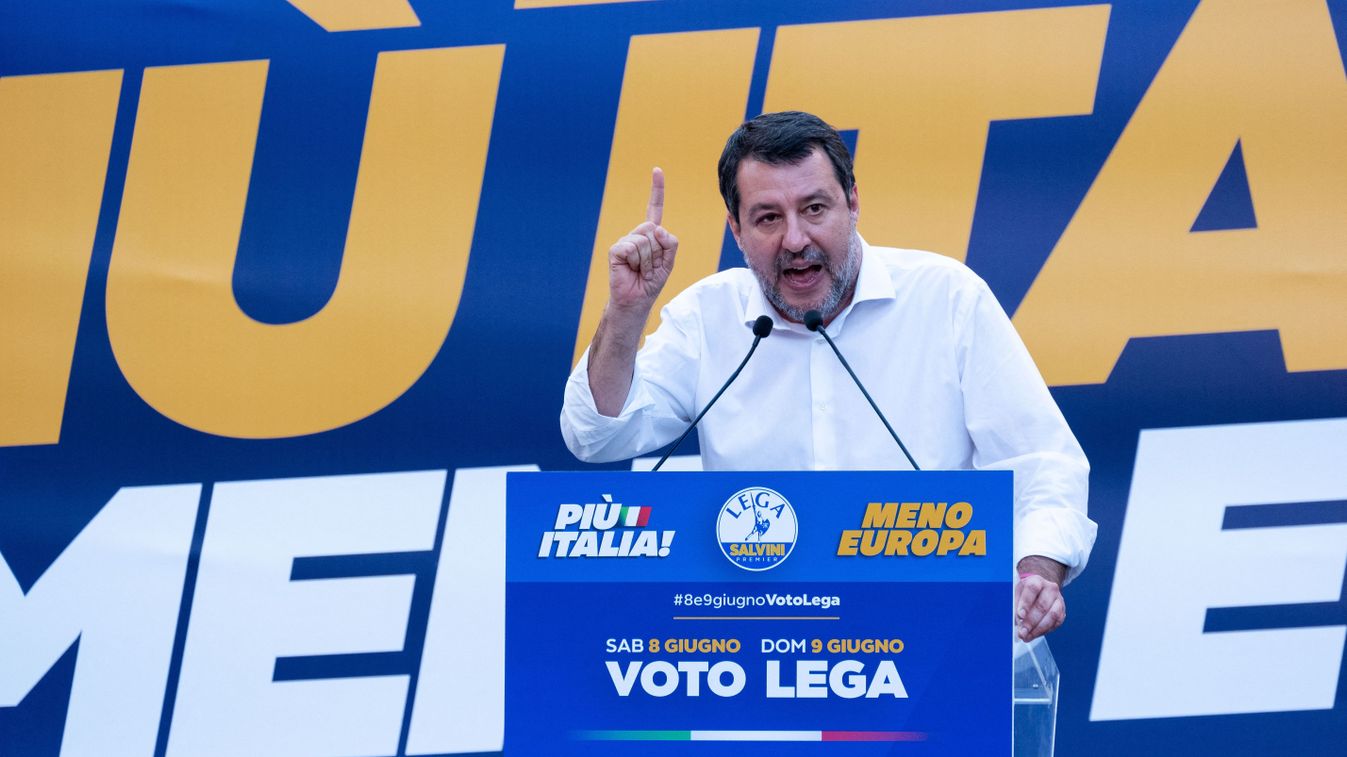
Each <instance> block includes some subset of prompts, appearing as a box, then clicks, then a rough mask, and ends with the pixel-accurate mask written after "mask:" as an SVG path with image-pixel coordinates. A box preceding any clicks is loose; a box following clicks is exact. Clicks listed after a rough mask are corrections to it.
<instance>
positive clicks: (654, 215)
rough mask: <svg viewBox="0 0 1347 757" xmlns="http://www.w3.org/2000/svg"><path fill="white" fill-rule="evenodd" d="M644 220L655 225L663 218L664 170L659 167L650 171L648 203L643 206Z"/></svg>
mask: <svg viewBox="0 0 1347 757" xmlns="http://www.w3.org/2000/svg"><path fill="white" fill-rule="evenodd" d="M645 220H647V221H649V222H650V223H653V224H655V225H656V226H659V225H660V223H661V222H662V221H663V220H664V171H662V170H660V168H659V167H656V168H655V169H654V170H653V171H651V172H650V203H649V204H648V205H646V206H645Z"/></svg>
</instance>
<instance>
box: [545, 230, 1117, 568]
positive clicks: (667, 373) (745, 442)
mask: <svg viewBox="0 0 1347 757" xmlns="http://www.w3.org/2000/svg"><path fill="white" fill-rule="evenodd" d="M862 250H863V252H862V256H863V257H862V258H861V269H860V274H859V277H858V279H857V283H856V292H855V295H854V297H853V298H852V302H851V304H850V305H849V306H848V307H846V308H845V309H844V310H842V312H841V313H839V314H838V315H837V317H836V318H834V319H833V321H832V323H831V324H829V325H828V327H827V329H828V333H829V335H831V336H832V338H833V341H834V343H836V345H837V347H838V349H839V350H841V352H842V354H843V355H845V356H846V358H847V361H848V362H849V363H850V364H851V366H852V368H853V369H854V370H855V371H856V375H857V376H859V377H860V380H861V381H862V382H864V384H865V386H866V389H868V390H869V392H870V395H871V396H872V397H874V400H875V402H876V404H878V405H879V408H880V409H881V410H883V411H884V414H885V416H887V417H888V419H889V422H890V423H891V424H892V425H893V428H894V430H895V431H896V432H897V433H898V435H899V437H901V438H902V440H903V443H904V444H905V445H907V448H908V450H909V451H910V452H911V453H912V456H913V457H914V458H915V459H916V461H917V464H918V465H919V466H921V468H922V469H923V470H927V469H932V470H942V469H946V470H955V469H979V470H985V469H1010V470H1013V471H1014V472H1015V561H1016V562H1018V561H1019V560H1020V559H1021V558H1022V557H1024V556H1026V555H1043V556H1045V557H1050V558H1052V559H1054V560H1057V561H1058V562H1061V563H1063V564H1065V565H1066V566H1067V567H1068V568H1069V570H1068V574H1067V580H1070V579H1071V578H1074V577H1075V575H1076V574H1078V573H1079V572H1080V571H1081V570H1082V569H1083V568H1084V567H1085V563H1086V560H1087V559H1088V558H1089V553H1090V548H1091V547H1092V546H1093V544H1094V536H1095V524H1094V523H1093V522H1091V521H1090V520H1089V518H1087V517H1086V499H1087V493H1088V479H1089V470H1090V469H1089V463H1087V462H1086V460H1085V455H1084V453H1083V452H1082V451H1081V448H1080V445H1079V444H1078V443H1077V442H1076V438H1075V436H1074V435H1073V434H1072V433H1071V429H1070V428H1069V427H1068V426H1067V424H1066V421H1065V419H1064V418H1063V417H1062V414H1061V411H1060V410H1058V409H1057V405H1056V403H1055V402H1054V401H1053V399H1052V395H1051V394H1049V393H1048V389H1047V387H1046V386H1045V385H1044V383H1043V379H1042V377H1041V376H1040V374H1039V373H1038V369H1037V368H1036V367H1035V366H1034V364H1033V361H1032V359H1031V358H1030V357H1029V353H1028V351H1027V350H1026V349H1025V347H1024V343H1023V342H1021V341H1020V338H1019V335H1018V334H1016V333H1015V329H1014V327H1013V326H1012V325H1011V323H1010V320H1009V319H1008V318H1007V317H1006V315H1005V311H1003V310H1002V309H1001V306H1000V304H999V303H998V302H997V301H996V298H995V296H994V295H993V294H992V292H991V290H990V289H988V287H987V285H986V284H985V283H984V282H983V281H982V280H981V279H980V278H978V277H977V275H976V274H974V273H973V272H972V271H971V270H969V269H968V268H967V267H966V266H964V265H963V264H962V263H959V262H957V261H955V260H952V259H950V258H947V257H944V256H941V255H936V254H933V253H929V252H919V251H915V250H896V249H890V248H884V247H871V246H869V245H865V244H863V247H862ZM760 315H768V316H770V317H772V319H773V320H774V321H775V326H774V328H773V329H772V333H771V335H770V336H769V337H767V338H765V339H763V340H762V343H761V344H759V345H758V351H757V353H755V354H754V356H753V359H752V360H750V361H749V363H748V365H747V366H746V367H745V368H744V372H743V374H741V375H740V376H739V378H738V379H737V380H736V381H735V383H734V384H733V385H732V386H731V387H730V388H729V390H728V391H726V392H725V394H724V396H722V397H721V398H720V400H719V401H718V402H717V403H716V405H715V407H714V408H712V409H711V411H710V412H708V413H707V414H706V417H705V418H703V419H702V422H701V425H700V426H699V427H698V434H699V440H700V444H701V455H702V464H703V467H704V468H705V469H706V470H841V469H847V470H894V469H910V468H911V466H910V465H909V464H908V462H907V459H906V458H905V457H904V456H903V453H902V451H901V450H899V449H898V445H896V444H895V443H894V441H893V439H892V438H891V437H890V436H889V434H888V432H887V431H886V430H885V429H884V424H883V423H881V422H880V420H879V418H877V417H876V416H875V414H874V411H873V410H872V409H871V408H870V406H869V403H867V402H866V401H865V397H864V396H862V395H861V392H860V390H859V389H857V388H856V386H855V384H853V383H852V381H851V378H850V377H849V376H848V375H847V373H846V369H845V368H843V367H842V365H841V364H840V363H839V362H838V360H837V357H836V356H835V355H833V354H832V351H831V350H830V349H829V347H828V345H827V343H826V342H825V341H824V340H823V337H821V336H818V335H816V334H813V333H811V332H810V331H808V330H807V329H806V328H805V327H804V326H803V325H801V324H798V323H790V322H788V321H786V320H785V319H784V318H783V317H782V316H781V315H780V313H778V312H777V311H776V309H775V308H773V307H772V306H771V305H770V304H769V303H768V301H767V299H766V297H765V296H764V295H763V293H762V290H761V288H760V287H759V284H758V281H757V279H756V278H755V277H754V275H753V273H752V272H751V271H749V270H748V269H746V268H736V269H732V270H728V271H722V272H720V273H717V274H715V275H713V276H710V277H708V278H706V279H703V280H702V281H700V282H698V283H696V284H694V285H693V286H691V287H689V288H688V289H687V290H686V291H684V292H682V293H680V294H679V295H678V296H677V297H675V298H674V299H673V300H672V301H671V302H670V303H669V304H668V305H667V306H666V307H665V308H664V309H663V310H662V311H661V313H660V317H661V323H660V326H659V328H658V329H657V330H656V331H655V333H654V334H652V335H650V336H649V337H648V338H647V339H646V342H645V345H644V347H642V348H641V350H640V353H639V354H638V355H637V358H636V368H635V374H634V375H633V377H632V383H631V391H630V393H629V394H628V396H627V401H626V404H625V405H624V407H623V408H622V412H621V414H620V415H618V417H616V418H609V417H607V416H604V415H601V414H600V413H599V412H598V411H597V410H596V409H595V406H594V398H593V395H592V394H591V393H590V389H589V375H588V372H587V371H586V364H587V363H588V352H586V354H585V355H584V356H582V357H581V358H580V363H579V365H578V366H576V368H575V370H574V371H573V372H572V373H571V376H570V379H569V380H568V382H567V384H566V393H565V404H564V407H563V409H562V414H561V430H562V435H563V436H564V437H565V440H566V445H567V446H568V447H569V448H570V450H571V452H573V453H574V454H575V456H576V457H578V458H580V459H581V460H585V461H588V462H609V461H614V460H621V459H626V458H630V457H635V456H638V455H642V454H646V453H649V452H651V451H653V450H656V449H659V448H660V447H662V446H664V445H666V444H668V443H669V442H671V441H673V440H674V439H675V438H677V437H678V435H679V434H681V433H682V432H683V430H684V429H685V428H686V427H687V425H688V423H690V422H691V420H692V418H693V417H694V416H695V415H696V414H697V412H699V411H700V409H701V408H702V407H703V406H704V405H705V404H706V402H708V401H709V400H710V399H711V397H712V396H713V395H714V394H715V392H716V391H717V390H718V389H719V388H720V387H721V385H722V384H723V383H724V382H725V379H727V378H728V377H729V375H730V373H732V372H733V371H734V368H735V367H736V366H737V365H738V364H739V361H740V360H742V359H743V357H744V355H745V354H746V353H747V352H748V348H749V345H750V344H751V343H752V341H753V334H752V331H751V328H750V327H751V325H752V323H753V322H754V321H755V320H756V319H757V317H758V316H760Z"/></svg>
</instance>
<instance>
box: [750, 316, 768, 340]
mask: <svg viewBox="0 0 1347 757" xmlns="http://www.w3.org/2000/svg"><path fill="white" fill-rule="evenodd" d="M771 333H772V318H771V316H766V315H760V316H758V320H756V321H754V322H753V336H756V337H757V338H759V339H762V338H763V337H765V336H767V335H769V334H771Z"/></svg>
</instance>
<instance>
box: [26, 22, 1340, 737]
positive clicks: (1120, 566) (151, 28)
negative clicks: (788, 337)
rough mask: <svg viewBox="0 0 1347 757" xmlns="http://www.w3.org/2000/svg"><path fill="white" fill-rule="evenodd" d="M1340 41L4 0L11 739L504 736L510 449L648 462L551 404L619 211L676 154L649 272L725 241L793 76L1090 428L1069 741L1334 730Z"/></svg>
mask: <svg viewBox="0 0 1347 757" xmlns="http://www.w3.org/2000/svg"><path fill="white" fill-rule="evenodd" d="M1344 47H1347V0H1200V1H1199V0H1118V2H1114V3H1111V4H1103V3H1080V2H1033V1H1031V0H889V1H887V2H880V1H877V0H835V1H833V2H826V3H822V2H813V1H810V0H741V1H740V2H717V1H716V0H652V1H648V2H622V1H620V0H619V1H612V2H595V1H593V0H513V1H512V0H481V1H480V2H471V3H464V2H448V1H447V0H288V1H287V0H237V1H236V2H230V3H222V2H201V1H200V0H106V1H104V2H98V3H89V2H78V1H77V0H0V753H3V754H6V755H8V754H16V755H57V754H60V755H123V754H124V755H164V754H167V755H197V754H215V753H218V754H278V755H293V754H314V755H409V756H410V755H435V754H461V753H470V752H485V753H492V752H499V750H501V749H502V746H503V740H502V739H503V733H504V726H503V722H504V717H505V704H504V702H505V698H504V689H505V673H504V667H505V666H504V654H505V652H504V626H503V624H504V613H505V610H504V606H505V557H504V544H505V517H504V489H505V475H506V472H507V471H516V470H548V471H555V470H573V469H594V468H609V469H619V468H622V467H629V466H616V465H615V466H584V465H582V464H580V463H578V462H576V461H575V460H574V459H573V458H572V457H571V456H570V455H569V453H568V452H567V451H566V449H565V447H564V446H563V444H562V442H561V437H560V433H559V430H558V424H557V416H558V412H559V409H560V405H561V393H562V385H563V383H564V381H565V378H566V375H567V374H568V372H569V371H570V369H571V366H572V365H573V364H574V361H575V359H576V358H577V357H578V356H579V354H580V352H581V351H582V350H583V349H584V347H585V346H586V344H587V342H588V337H589V334H591V333H592V331H593V329H594V326H595V325H596V323H597V321H598V317H599V313H600V311H601V310H602V307H603V304H604V301H605V299H606V270H605V260H604V255H605V254H606V251H607V248H608V246H609V245H610V244H611V242H612V240H614V239H615V238H616V237H617V236H619V235H620V234H622V233H624V232H625V231H626V230H627V229H629V228H630V227H631V226H633V225H635V223H637V222H639V220H640V219H641V218H642V217H643V211H644V205H645V200H646V192H647V190H648V186H649V177H650V169H651V166H654V165H658V166H661V167H662V168H663V169H664V172H665V175H666V177H667V186H668V189H667V197H666V212H665V224H666V225H667V226H668V227H669V228H670V229H671V230H673V231H674V232H675V233H676V234H678V236H679V237H680V239H681V240H682V246H681V248H680V253H679V262H678V268H677V270H676V271H675V273H674V278H673V280H672V281H671V283H670V285H669V287H668V288H667V291H668V294H671V293H673V292H676V291H678V290H680V289H682V288H683V287H684V286H686V285H687V284H688V283H690V282H692V281H694V280H696V279H698V278H700V277H702V276H704V275H707V274H709V273H712V272H714V271H716V270H718V269H721V268H725V267H731V266H737V265H741V264H742V259H741V257H740V255H739V252H738V251H737V249H735V246H734V244H733V240H732V239H730V238H729V237H728V235H727V232H726V225H725V211H724V206H723V204H722V203H721V200H720V198H719V195H718V192H717V188H716V181H715V162H716V159H717V157H718V155H719V151H720V148H721V146H722V145H723V142H724V139H725V137H726V135H727V134H728V133H729V131H730V130H731V129H733V127H734V126H736V125H737V124H738V123H739V122H740V121H742V120H743V119H744V118H745V117H748V116H753V115H756V114H758V113H761V112H764V111H773V110H785V109H800V110H808V111H812V112H815V113H817V114H819V115H820V116H822V117H823V118H824V119H825V120H827V121H829V122H830V123H832V124H834V125H835V126H836V127H838V128H839V129H840V130H842V131H843V133H844V136H845V138H846V139H847V140H848V141H849V142H850V143H851V144H852V145H853V147H854V151H855V155H856V171H857V176H858V186H859V189H860V194H861V198H862V215H861V222H860V231H861V233H862V234H863V235H864V236H865V237H866V239H867V240H868V241H869V242H871V243H875V244H883V245H890V246H901V247H914V248H922V249H929V250H934V251H937V252H940V253H943V254H946V255H949V256H950V257H953V258H957V259H959V260H963V261H965V262H966V263H967V264H968V265H969V266H971V267H972V268H973V269H974V270H975V271H976V272H977V273H978V274H980V275H981V276H982V277H983V278H984V279H986V281H987V282H988V284H989V285H990V286H991V288H992V290H993V291H994V292H995V294H996V296H997V297H998V298H999V300H1000V302H1001V304H1002V305H1003V306H1004V308H1005V309H1006V311H1007V312H1008V313H1010V314H1011V316H1012V317H1013V320H1014V323H1015V325H1016V327H1017V328H1018V329H1019V332H1020V334H1021V335H1022V336H1023V338H1024V341H1025V343H1026V344H1027V345H1028V347H1029V349H1030V350H1031V352H1032V353H1033V356H1034V358H1035V360H1036V361H1037V363H1038V366H1039V368H1040V369H1041V371H1042V372H1043V375H1044V377H1045V378H1046V379H1047V381H1048V383H1049V385H1050V386H1051V387H1052V391H1053V394H1054V396H1055V397H1056V399H1057V401H1058V403H1059V404H1060V405H1061V407H1062V410H1063V412H1064V413H1065V415H1066V417H1067V420H1068V421H1069V422H1070V423H1071V426H1072V427H1073V429H1074V430H1075V431H1076V433H1077V435H1078V437H1079V438H1080V441H1081V443H1082V445H1083V446H1084V448H1085V451H1086V453H1087V454H1088V455H1089V458H1090V461H1091V463H1092V466H1093V471H1092V475H1091V492H1090V503H1089V504H1090V514H1091V517H1093V518H1094V519H1095V520H1096V521H1097V522H1098V523H1099V540H1098V543H1097V545H1096V547H1095V551H1094V555H1093V557H1092V559H1091V562H1090V565H1089V567H1088V569H1087V570H1086V571H1085V572H1084V574H1083V575H1082V576H1081V577H1080V578H1079V579H1078V580H1076V581H1075V582H1074V583H1073V584H1071V585H1070V586H1068V587H1067V590H1066V594H1067V600H1068V606H1069V611H1070V613H1069V617H1068V619H1067V621H1066V625H1065V626H1064V627H1063V628H1062V629H1061V630H1060V631H1059V632H1057V633H1055V634H1053V635H1052V636H1051V644H1052V647H1053V650H1054V652H1055V655H1056V658H1057V661H1058V663H1059V665H1060V667H1061V670H1062V681H1063V683H1062V694H1061V714H1060V720H1059V727H1058V745H1059V750H1060V752H1061V753H1062V754H1068V755H1075V754H1091V755H1115V754H1116V755H1121V754H1136V753H1185V754H1192V755H1206V754H1212V755H1217V754H1220V755H1225V754H1232V753H1276V752H1278V751H1285V750H1289V749H1290V748H1291V747H1290V744H1291V740H1292V738H1294V743H1295V750H1296V751H1297V752H1300V753H1330V752H1335V751H1339V750H1340V749H1341V746H1342V738H1343V734H1344V733H1347V672H1344V662H1343V660H1344V646H1345V644H1347V305H1345V303H1347V75H1345V74H1344V54H1343V50H1344ZM666 296H667V294H666ZM871 380H874V379H871ZM885 410H886V412H887V413H888V414H889V416H890V418H892V419H893V420H894V424H895V426H897V427H899V429H900V430H901V426H902V415H903V409H902V408H901V407H894V408H885ZM876 422H878V421H876ZM899 464H900V463H899V462H898V460H897V456H896V455H895V465H899ZM600 494H601V493H600V492H594V493H593V496H596V497H597V496H599V495H600ZM591 501H597V500H591ZM610 611H612V612H619V611H620V608H612V609H611V610H610ZM895 753H897V752H895Z"/></svg>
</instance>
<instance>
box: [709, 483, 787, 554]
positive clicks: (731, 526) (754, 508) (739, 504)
mask: <svg viewBox="0 0 1347 757" xmlns="http://www.w3.org/2000/svg"><path fill="white" fill-rule="evenodd" d="M798 533H799V524H798V523H797V522H796V520H795V508H793V507H791V506H790V502H788V501H787V500H786V498H785V497H783V496H781V493H780V492H777V491H774V490H772V489H768V488H766V487H764V486H750V487H749V488H747V489H743V490H741V491H738V492H735V493H734V494H733V495H731V496H730V498H729V499H728V500H726V501H725V505H724V506H723V507H721V508H720V518H719V519H718V520H717V521H716V538H717V539H718V540H719V542H720V551H721V552H723V553H725V557H726V559H728V560H729V561H730V562H732V563H734V564H735V565H737V566H739V567H741V568H743V569H744V570H754V571H758V570H769V569H771V568H775V567H776V566H778V565H780V564H781V563H782V562H784V561H785V559H786V558H787V557H790V553H791V550H793V549H795V537H796V536H797V535H798Z"/></svg>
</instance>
